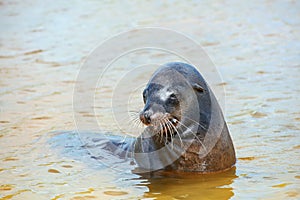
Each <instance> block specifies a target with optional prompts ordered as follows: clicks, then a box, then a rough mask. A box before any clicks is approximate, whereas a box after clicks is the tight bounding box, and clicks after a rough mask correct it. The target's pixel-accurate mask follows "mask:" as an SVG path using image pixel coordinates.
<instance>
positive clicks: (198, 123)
mask: <svg viewBox="0 0 300 200" xmlns="http://www.w3.org/2000/svg"><path fill="white" fill-rule="evenodd" d="M185 118H187V119H188V120H190V121H192V122H194V123H196V124H197V125H199V126H200V127H201V128H203V129H204V130H207V128H206V127H204V126H203V125H202V124H200V122H197V121H195V120H193V119H192V118H190V117H187V116H185Z"/></svg>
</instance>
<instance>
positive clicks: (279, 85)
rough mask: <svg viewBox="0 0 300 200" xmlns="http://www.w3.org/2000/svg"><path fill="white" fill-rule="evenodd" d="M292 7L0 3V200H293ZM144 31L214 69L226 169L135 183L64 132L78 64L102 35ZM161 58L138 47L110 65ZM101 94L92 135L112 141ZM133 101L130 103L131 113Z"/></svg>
mask: <svg viewBox="0 0 300 200" xmlns="http://www.w3.org/2000/svg"><path fill="white" fill-rule="evenodd" d="M299 9H300V4H299V2H298V1H285V2H282V1H264V2H262V1H251V2H247V3H246V2H245V1H226V3H225V2H223V1H216V2H214V3H212V2H211V1H203V2H201V3H199V2H197V1H187V2H181V1H174V2H166V3H159V2H156V3H150V2H140V1H136V2H124V3H123V4H120V3H117V2H108V1H106V2H105V1H104V2H101V3H100V2H98V1H93V0H89V1H74V2H72V4H70V3H69V2H64V1H61V2H55V3H53V1H47V0H46V1H35V0H32V1H26V2H24V1H18V0H15V1H9V2H8V1H5V2H0V23H1V24H0V29H1V34H0V62H1V68H0V75H1V78H0V147H1V150H0V152H1V154H0V198H2V199H143V198H145V199H146V198H149V199H151V198H154V199H155V198H157V199H172V198H173V199H229V198H232V199H287V198H290V199H299V198H300V192H299V188H300V172H299V168H300V162H299V156H300V155H299V150H300V143H299V141H300V140H299V139H300V138H299V130H300V115H299V114H300V105H299V104H300V103H299V102H300V99H299V92H300V88H299V76H300V52H299V48H300V42H299V39H300V38H299V37H300V29H299V27H300V14H299ZM145 26H158V27H166V28H171V29H174V30H177V31H180V32H182V33H184V34H186V35H188V36H189V37H191V38H193V39H194V40H195V41H198V42H199V43H200V44H201V45H202V46H203V47H204V49H205V51H206V52H207V54H208V55H209V56H210V58H211V59H212V61H213V62H214V64H215V66H216V67H217V69H218V71H219V72H220V74H221V76H222V78H223V81H222V82H220V83H219V84H220V86H224V87H225V91H226V101H225V110H224V114H225V117H226V119H227V122H228V125H229V129H230V132H231V136H232V138H233V141H234V144H235V148H236V153H237V158H238V161H237V164H236V168H235V169H232V170H231V171H228V172H226V173H221V174H215V175H196V174H186V173H185V174H181V173H174V174H161V175H158V176H155V177H142V176H139V175H137V174H134V173H132V172H131V169H130V167H129V166H130V165H124V168H123V170H122V171H118V170H115V169H113V168H110V167H106V166H105V165H103V164H101V163H99V162H98V161H97V160H95V159H91V156H90V155H89V154H88V152H86V151H85V149H84V148H82V143H81V141H80V140H79V139H78V137H77V136H78V135H76V133H73V131H72V130H76V126H75V124H74V119H73V108H72V98H73V97H72V95H73V88H74V84H75V83H76V77H77V73H78V72H79V69H80V64H81V63H82V62H83V60H84V59H85V58H86V57H87V55H88V54H89V52H90V51H91V50H92V49H94V48H95V47H96V46H97V45H96V44H98V43H100V42H101V41H103V40H105V39H107V38H109V37H110V36H111V35H113V34H117V33H119V32H121V31H125V30H129V29H132V28H137V27H145ZM182 45H183V46H184V44H182ZM108 53H109V52H108ZM172 58H173V57H172V56H170V55H167V54H164V53H162V52H156V51H146V52H144V53H143V52H139V54H132V55H129V56H128V57H125V58H124V59H120V60H119V61H118V62H116V63H115V65H116V66H126V67H127V66H131V65H132V66H134V65H137V64H140V63H150V62H156V63H160V62H162V63H163V62H165V61H169V60H170V59H172ZM147 74H148V73H147ZM119 75H120V72H112V75H111V76H110V77H111V78H112V80H114V79H117V78H119ZM148 76H150V74H148ZM145 78H147V77H140V79H143V80H144V79H145ZM107 83H109V82H107ZM104 89H105V88H104ZM110 92H111V91H110V90H109V89H107V91H106V92H105V91H102V92H101V93H100V92H99V93H97V94H100V96H96V99H97V100H99V101H98V102H99V104H98V109H96V111H97V113H96V114H97V118H98V120H99V121H100V122H101V123H100V124H101V125H102V128H103V130H109V131H111V132H112V133H117V131H118V128H117V127H115V126H113V125H112V124H113V120H114V119H113V118H111V110H110V109H108V107H106V106H103V105H105V104H102V103H105V102H109V100H110V98H111V96H110ZM139 98H140V96H137V97H132V99H135V100H136V101H137V103H136V105H137V107H138V106H139V105H141V99H139ZM101 105H102V106H101ZM82 117H83V118H84V119H85V120H86V121H89V120H90V119H91V117H93V116H90V115H89V113H82ZM58 130H62V131H58ZM66 130H67V132H65V131H66ZM118 134H122V133H118Z"/></svg>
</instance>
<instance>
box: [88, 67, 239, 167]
mask: <svg viewBox="0 0 300 200" xmlns="http://www.w3.org/2000/svg"><path fill="white" fill-rule="evenodd" d="M143 100H144V104H145V105H144V108H143V109H142V111H141V112H140V113H139V119H140V120H141V122H142V123H143V124H144V125H146V126H147V127H146V128H145V130H144V131H143V132H142V133H141V135H140V136H139V137H138V138H122V137H119V136H114V137H112V136H111V137H107V138H106V139H105V140H104V139H101V138H99V140H97V141H99V144H97V145H96V146H97V147H99V148H101V149H104V150H107V151H109V152H112V153H113V154H114V155H115V156H118V157H119V158H122V159H127V158H129V159H132V158H133V160H134V162H135V163H136V164H137V166H138V168H137V169H138V170H136V171H135V172H137V173H143V172H152V171H157V170H176V171H190V172H199V173H212V172H220V171H225V170H227V169H230V168H231V167H233V166H234V164H235V162H236V157H235V151H234V146H233V143H232V140H231V137H230V134H229V130H228V128H227V124H226V122H225V120H224V117H223V114H222V111H221V108H220V106H219V104H218V102H217V100H216V97H215V96H214V94H213V92H212V90H211V89H210V87H209V86H208V84H207V83H206V81H205V80H204V78H203V77H202V76H201V74H200V73H199V72H198V71H197V69H196V68H195V67H193V66H191V65H189V64H186V63H181V62H172V63H167V64H164V65H163V66H161V67H160V68H158V69H157V70H156V72H154V74H153V75H152V77H151V78H150V80H149V82H148V84H147V85H146V87H145V89H144V91H143ZM93 157H94V158H99V159H100V158H101V159H102V160H103V155H102V153H101V152H99V156H96V155H94V156H93Z"/></svg>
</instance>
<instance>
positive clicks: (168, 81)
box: [140, 62, 207, 137]
mask: <svg viewBox="0 0 300 200" xmlns="http://www.w3.org/2000/svg"><path fill="white" fill-rule="evenodd" d="M206 91H207V85H206V83H205V81H204V79H203V78H202V76H201V75H200V73H199V72H198V71H197V70H196V69H195V68H194V67H192V66H191V65H188V64H185V63H179V62H175V63H174V62H173V63H167V64H165V65H163V66H162V67H160V68H159V69H158V70H157V71H156V72H155V73H154V74H153V75H152V77H151V79H150V81H149V82H148V84H147V85H146V87H145V89H144V91H143V100H144V104H145V106H144V108H143V109H142V111H141V112H140V120H141V121H142V123H143V124H144V125H146V126H151V127H153V128H154V130H156V132H158V133H161V136H162V137H168V134H173V133H175V134H176V133H178V130H179V129H180V130H184V129H187V128H189V129H191V128H190V126H193V128H194V129H195V122H201V120H200V113H201V111H200V106H202V105H201V103H200V104H199V101H204V102H206V101H207V98H205V96H206V97H207V95H204V93H205V92H206ZM201 109H202V108H201ZM202 110H203V109H202ZM202 118H203V116H202ZM196 125H199V123H198V124H196ZM202 127H203V126H202ZM195 132H197V130H195Z"/></svg>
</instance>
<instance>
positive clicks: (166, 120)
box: [165, 118, 174, 149]
mask: <svg viewBox="0 0 300 200" xmlns="http://www.w3.org/2000/svg"><path fill="white" fill-rule="evenodd" d="M165 123H166V125H167V126H168V128H169V130H170V137H171V145H172V149H173V148H174V140H173V134H174V129H173V128H172V126H171V125H170V124H172V123H171V122H170V121H169V119H168V118H166V119H165Z"/></svg>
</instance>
